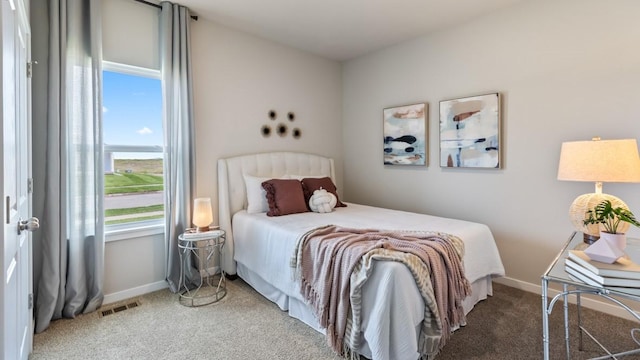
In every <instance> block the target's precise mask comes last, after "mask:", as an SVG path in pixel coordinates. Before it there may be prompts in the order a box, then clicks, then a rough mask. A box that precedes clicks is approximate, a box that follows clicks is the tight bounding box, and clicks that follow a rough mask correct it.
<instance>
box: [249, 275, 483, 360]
mask: <svg viewBox="0 0 640 360" xmlns="http://www.w3.org/2000/svg"><path fill="white" fill-rule="evenodd" d="M397 265H399V266H404V265H402V264H397ZM237 266H238V267H237V269H238V276H240V277H241V278H242V279H243V280H244V281H245V282H247V284H249V285H250V286H251V287H252V288H254V289H255V290H256V291H257V292H259V293H260V294H261V295H262V296H264V297H266V298H267V299H269V300H270V301H272V302H274V303H275V304H276V305H278V307H279V308H280V309H282V310H284V311H287V312H288V313H289V316H291V317H293V318H296V319H298V320H300V321H302V322H303V323H305V324H307V325H308V326H310V327H312V328H313V329H315V330H316V331H318V332H320V333H322V334H324V329H322V328H321V327H320V325H319V324H318V321H317V319H316V317H315V315H314V314H313V312H312V311H311V309H310V307H309V306H307V305H306V304H305V303H304V302H303V301H301V300H299V299H297V298H294V297H291V296H288V295H286V294H285V293H284V292H282V291H280V290H278V289H277V288H275V287H274V286H272V285H271V284H269V283H268V282H266V281H264V280H263V279H262V277H260V275H258V274H257V273H255V272H253V271H251V270H249V269H248V268H247V267H246V266H244V265H243V264H242V263H237ZM407 272H408V270H407ZM380 274H382V272H378V273H376V272H375V271H374V272H373V273H372V274H371V277H370V278H369V280H368V282H369V283H372V284H379V283H380V281H381V279H378V278H376V276H380ZM365 286H366V284H365ZM471 289H472V291H471V295H469V296H468V297H467V298H466V299H465V300H464V301H463V308H464V313H465V314H468V313H469V312H470V311H471V310H472V309H473V307H474V306H475V305H476V304H477V303H478V302H479V301H481V300H485V299H486V298H487V297H488V296H490V295H493V283H492V276H491V275H488V276H486V277H483V278H480V279H478V280H476V281H475V282H473V283H472V284H471ZM417 291H418V288H417V287H416V292H417ZM364 294H371V295H374V296H375V295H376V293H375V291H365V289H364V288H363V295H364ZM364 296H365V298H364V299H363V306H364V304H365V302H366V301H367V299H366V295H364ZM421 306H422V308H423V307H424V302H423V303H422V304H421ZM419 310H420V311H418V313H421V311H422V310H423V309H419ZM416 314H417V313H415V312H414V315H416ZM406 315H407V317H410V314H406ZM420 319H422V317H420ZM400 321H405V320H404V319H401V320H400ZM415 330H416V334H415V341H416V343H417V341H418V336H419V335H420V324H417V325H416V328H415ZM390 335H392V336H393V335H396V336H403V337H405V334H390ZM364 336H365V338H366V334H365V335H364ZM363 344H364V346H363V347H362V348H361V349H359V350H358V351H359V353H360V354H361V355H364V356H365V357H367V358H369V359H371V358H373V356H372V351H371V349H370V347H369V345H368V341H363ZM381 348H384V347H383V346H381ZM388 351H390V353H391V354H393V353H395V351H394V349H388ZM415 358H416V359H417V355H416V357H415Z"/></svg>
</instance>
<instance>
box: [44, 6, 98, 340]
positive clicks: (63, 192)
mask: <svg viewBox="0 0 640 360" xmlns="http://www.w3.org/2000/svg"><path fill="white" fill-rule="evenodd" d="M31 8H32V19H33V20H36V19H37V20H38V21H32V26H33V29H32V38H33V42H34V44H39V46H41V47H44V48H45V49H46V50H44V49H43V50H38V52H34V59H35V60H37V61H38V62H39V64H38V65H37V67H36V68H35V70H34V71H35V72H36V73H35V74H34V77H33V83H32V85H33V86H32V87H33V89H34V91H33V120H32V121H33V129H34V144H33V169H34V174H33V175H34V183H35V184H36V185H35V189H34V196H33V197H34V201H33V204H34V213H35V214H37V215H36V216H38V217H39V218H40V224H41V227H40V230H39V231H38V232H35V233H34V241H33V243H34V250H33V251H34V263H35V266H34V293H35V318H36V329H35V330H36V332H42V331H44V330H45V329H46V328H47V327H48V326H49V323H50V322H51V320H53V319H58V318H62V317H66V318H73V317H75V316H76V315H78V314H80V313H88V312H91V311H94V310H96V309H97V308H98V307H99V306H100V305H101V304H102V300H103V298H104V296H103V293H102V285H103V278H104V223H103V220H102V217H103V204H102V202H103V194H102V191H103V181H104V174H103V158H102V94H101V92H102V63H101V62H102V44H101V37H102V34H101V16H100V0H82V1H77V0H49V1H46V0H32V6H31ZM34 48H35V47H34Z"/></svg>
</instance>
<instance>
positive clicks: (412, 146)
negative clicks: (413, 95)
mask: <svg viewBox="0 0 640 360" xmlns="http://www.w3.org/2000/svg"><path fill="white" fill-rule="evenodd" d="M426 114H427V104H426V103H421V104H413V105H403V106H396V107H390V108H386V109H384V110H383V119H384V123H383V129H382V134H383V140H384V146H383V149H384V164H385V165H425V164H426V163H427V162H426V161H427V151H426V149H427V141H426V129H427V124H426V123H427V115H426Z"/></svg>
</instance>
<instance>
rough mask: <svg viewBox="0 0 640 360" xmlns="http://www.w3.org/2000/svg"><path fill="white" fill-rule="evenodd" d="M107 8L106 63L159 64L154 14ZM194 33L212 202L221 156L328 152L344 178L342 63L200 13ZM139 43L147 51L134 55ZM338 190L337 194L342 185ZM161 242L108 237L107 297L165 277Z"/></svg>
mask: <svg viewBox="0 0 640 360" xmlns="http://www.w3.org/2000/svg"><path fill="white" fill-rule="evenodd" d="M103 6H104V9H105V11H104V13H103V14H104V17H103V22H104V24H103V27H104V31H105V33H106V34H105V40H104V41H105V43H104V52H105V59H106V60H110V61H114V62H121V63H124V64H129V65H136V66H142V67H152V68H154V67H156V66H157V65H158V66H159V64H156V63H155V62H154V61H156V60H154V58H153V57H149V56H147V55H148V54H149V53H152V54H155V53H154V52H155V51H157V48H153V47H150V46H148V44H145V41H146V42H157V37H154V36H152V34H151V33H153V31H152V32H150V31H149V30H150V29H152V28H153V27H154V26H156V27H157V14H158V13H159V12H158V10H157V9H154V8H153V7H150V6H148V5H142V4H138V3H135V2H132V1H130V0H110V1H108V2H105V5H103ZM123 11H134V12H135V13H136V14H137V15H136V17H137V18H138V19H140V21H128V20H126V21H125V20H124V19H123V18H122V16H121V14H122V12H123ZM154 24H155V25H154ZM155 31H156V34H157V29H156V30H155ZM114 34H115V35H114ZM134 34H135V35H134ZM191 36H192V40H191V41H192V65H193V80H194V97H195V99H194V107H195V109H194V112H195V121H196V138H195V143H196V161H197V163H198V168H197V174H196V176H197V196H208V197H211V198H212V200H213V203H214V204H216V203H217V202H216V200H217V167H216V161H217V159H218V158H221V157H226V156H231V155H239V154H244V153H251V152H266V151H305V152H312V153H319V154H322V155H325V156H330V157H333V158H334V159H335V160H336V167H337V173H338V175H339V176H340V177H341V175H342V172H341V166H342V138H341V136H340V134H341V131H342V82H341V67H340V64H339V63H337V62H334V61H329V60H326V59H322V58H319V57H317V56H314V55H310V54H308V53H305V52H301V51H298V50H294V49H291V48H288V47H285V46H282V45H279V44H275V43H273V42H270V41H266V40H262V39H260V38H258V37H255V36H250V35H247V34H244V33H240V32H237V31H234V30H230V29H228V28H226V27H223V26H220V25H217V24H214V23H212V22H208V21H207V20H205V19H203V18H200V20H198V21H194V22H192V23H191ZM134 38H135V39H134ZM123 39H127V41H123ZM141 48H144V49H146V50H144V51H143V52H140V51H139V50H140V49H141ZM272 109H273V110H276V111H277V113H278V117H277V119H276V121H271V120H269V118H268V112H269V110H272ZM289 111H292V112H294V113H295V115H296V118H295V120H294V121H293V122H289V121H288V120H287V119H286V114H287V112H289ZM280 122H283V123H285V124H286V125H287V126H288V128H289V133H288V135H287V136H286V137H280V136H278V135H277V134H276V133H275V127H276V125H277V124H278V123H280ZM263 125H270V126H271V127H272V130H273V134H272V135H271V136H270V137H268V138H264V137H263V136H262V135H261V133H260V129H261V127H262V126H263ZM294 127H297V128H299V129H300V130H301V131H302V136H301V138H300V139H294V138H293V137H292V136H291V130H292V129H293V128H294ZM338 187H339V189H340V190H341V184H340V183H338ZM215 221H217V207H216V206H215V205H214V222H215ZM120 238H121V236H120ZM164 246H165V245H164V239H163V236H161V235H160V236H159V235H153V236H143V237H138V238H131V239H125V240H118V241H113V242H108V243H107V244H106V248H105V302H112V301H117V300H120V299H123V298H127V297H131V296H136V295H139V294H141V293H144V292H148V291H151V290H155V289H157V288H158V286H160V285H161V284H162V282H163V281H164V278H165V258H164V257H165V255H164V254H165V249H164Z"/></svg>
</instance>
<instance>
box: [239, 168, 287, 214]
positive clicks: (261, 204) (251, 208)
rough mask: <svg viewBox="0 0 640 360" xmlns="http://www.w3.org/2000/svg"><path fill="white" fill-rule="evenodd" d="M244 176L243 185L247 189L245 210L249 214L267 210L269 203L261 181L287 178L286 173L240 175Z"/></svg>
mask: <svg viewBox="0 0 640 360" xmlns="http://www.w3.org/2000/svg"><path fill="white" fill-rule="evenodd" d="M242 176H243V177H244V185H245V187H246V190H247V212H248V213H249V214H255V213H263V212H267V211H269V203H268V202H267V192H266V191H265V190H264V188H263V187H262V183H263V182H265V181H267V180H271V179H274V178H275V179H288V178H289V177H288V176H287V175H285V176H282V177H275V176H271V177H260V176H251V175H245V174H243V175H242Z"/></svg>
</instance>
